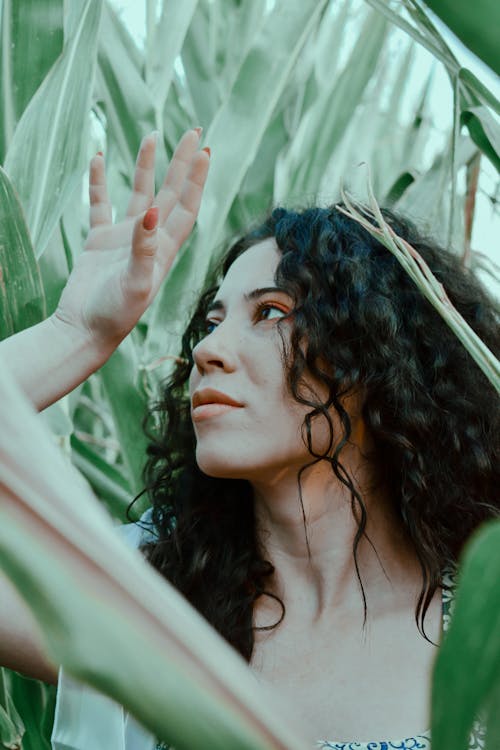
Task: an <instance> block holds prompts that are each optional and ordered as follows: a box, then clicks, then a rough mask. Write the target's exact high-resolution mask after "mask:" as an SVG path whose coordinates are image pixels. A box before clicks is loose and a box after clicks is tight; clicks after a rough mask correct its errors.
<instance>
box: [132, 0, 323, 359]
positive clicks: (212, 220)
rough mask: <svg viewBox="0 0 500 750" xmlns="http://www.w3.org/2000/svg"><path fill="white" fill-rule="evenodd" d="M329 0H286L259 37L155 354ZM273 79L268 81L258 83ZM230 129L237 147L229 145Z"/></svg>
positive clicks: (220, 119)
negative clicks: (290, 0)
mask: <svg viewBox="0 0 500 750" xmlns="http://www.w3.org/2000/svg"><path fill="white" fill-rule="evenodd" d="M325 4H326V2H325V0H320V2H318V1H317V0H316V1H314V0H303V2H301V3H300V5H293V6H287V7H286V8H285V7H284V5H282V4H281V3H278V4H277V5H276V6H275V8H274V10H273V11H272V13H270V14H269V16H268V18H267V22H266V24H265V26H264V28H263V33H262V34H259V35H258V38H257V39H255V40H254V41H253V44H252V46H251V49H250V51H249V52H248V54H247V56H246V58H245V60H244V62H243V64H242V66H241V68H240V70H239V73H238V76H237V78H236V80H235V82H234V84H233V87H232V89H231V92H230V94H229V96H228V98H227V100H225V101H224V102H223V103H222V105H221V107H220V109H219V111H218V112H217V115H216V116H215V118H214V119H213V121H212V123H211V124H210V127H209V129H208V132H207V134H206V142H207V143H208V144H210V147H211V149H212V164H211V167H210V172H209V176H208V182H207V186H206V193H205V198H204V201H203V203H202V206H201V211H200V214H199V218H198V230H199V231H198V233H197V235H196V238H195V241H194V243H190V245H191V246H187V247H185V248H183V250H182V252H181V254H180V255H179V256H178V259H177V261H176V264H175V265H174V267H173V268H172V270H171V271H170V273H169V276H168V279H167V282H166V283H165V285H164V287H163V290H162V292H161V293H160V295H159V297H158V298H157V300H156V303H155V308H154V316H153V317H152V323H151V325H150V328H149V331H148V337H147V343H146V346H147V358H148V359H154V358H156V357H157V356H159V355H160V353H161V354H172V353H175V350H176V349H177V347H178V343H179V338H178V335H179V330H182V329H183V328H184V324H185V322H186V317H187V314H188V311H187V309H186V308H187V301H188V300H189V299H193V296H194V295H193V292H194V294H196V290H199V289H201V288H202V286H203V283H204V280H205V276H206V272H207V269H208V268H209V265H210V261H211V253H210V251H209V248H208V247H207V238H210V248H213V247H214V246H215V245H216V243H217V242H218V241H220V239H221V232H222V230H223V227H224V224H225V221H226V217H227V215H228V213H229V210H230V208H231V205H232V203H233V201H234V199H235V197H236V195H237V193H238V190H239V188H240V185H241V183H242V181H243V179H244V176H245V174H246V172H247V170H248V168H249V166H250V164H252V162H253V161H254V159H255V156H256V154H257V152H258V149H259V146H260V143H261V140H262V137H263V134H264V133H265V130H266V128H267V126H268V124H269V122H270V120H271V118H272V115H273V111H274V108H275V107H276V104H277V102H278V101H279V99H280V97H281V95H282V92H283V89H284V87H285V85H286V82H287V79H288V77H289V75H290V71H291V70H292V69H293V65H294V63H295V61H296V59H297V57H298V54H299V52H300V50H301V49H302V47H303V45H304V42H305V40H306V39H307V37H308V35H309V34H310V33H311V30H312V29H314V28H315V27H316V25H317V23H318V20H319V18H320V17H321V14H322V12H323V10H324V6H325ZM263 80H265V81H266V82H267V83H266V85H265V86H262V85H260V86H256V82H257V81H263ZM228 133H230V134H231V147H230V148H229V149H228Z"/></svg>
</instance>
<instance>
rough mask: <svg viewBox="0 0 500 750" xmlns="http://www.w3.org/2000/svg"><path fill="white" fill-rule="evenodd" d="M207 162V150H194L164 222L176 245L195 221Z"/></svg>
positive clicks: (208, 157) (186, 235)
mask: <svg viewBox="0 0 500 750" xmlns="http://www.w3.org/2000/svg"><path fill="white" fill-rule="evenodd" d="M209 164H210V156H209V153H208V152H207V151H205V150H203V149H202V150H201V151H198V152H196V154H195V155H194V156H193V158H192V160H191V164H190V167H189V171H188V173H187V175H186V177H185V180H184V184H183V186H182V190H181V193H180V197H179V199H178V201H177V202H176V204H175V205H174V207H173V209H172V211H171V213H170V215H169V216H168V218H167V221H166V223H165V230H166V232H167V233H168V235H169V236H170V237H171V239H172V240H173V242H174V245H175V246H176V247H180V246H181V245H182V243H183V242H184V241H185V240H186V238H187V237H188V235H189V233H190V231H191V229H192V228H193V225H194V222H195V221H196V217H197V215H198V210H199V208H200V203H201V197H202V194H203V188H204V185H205V182H206V179H207V174H208V167H209Z"/></svg>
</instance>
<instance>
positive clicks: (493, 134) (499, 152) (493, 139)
mask: <svg viewBox="0 0 500 750" xmlns="http://www.w3.org/2000/svg"><path fill="white" fill-rule="evenodd" d="M460 121H461V123H462V124H463V125H466V126H467V129H468V131H469V133H470V137H471V138H472V140H473V141H474V143H475V144H476V145H477V146H478V147H479V148H480V149H481V151H482V152H483V154H485V155H486V156H487V157H488V159H489V160H490V161H491V163H492V164H493V166H494V167H496V169H497V171H499V172H500V126H499V125H498V124H497V123H496V121H495V120H494V118H493V116H492V115H491V114H490V112H489V111H488V110H487V109H486V107H470V108H469V109H465V110H463V111H462V113H461V116H460Z"/></svg>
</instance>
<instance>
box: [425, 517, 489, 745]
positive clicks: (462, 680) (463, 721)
mask: <svg viewBox="0 0 500 750" xmlns="http://www.w3.org/2000/svg"><path fill="white" fill-rule="evenodd" d="M499 580H500V521H498V520H497V521H491V522H489V523H488V524H486V525H484V526H483V527H482V529H481V530H479V531H478V532H476V534H475V535H474V536H473V538H472V539H471V540H470V541H469V542H468V544H467V546H466V548H465V551H464V553H463V556H462V563H461V570H460V576H459V580H458V587H457V590H456V596H455V611H454V616H453V619H452V622H451V625H450V628H449V630H448V632H447V634H446V637H445V638H444V641H443V643H442V645H441V648H440V651H439V654H438V656H437V660H436V664H435V668H434V675H433V686H432V742H433V748H434V747H435V748H436V750H467V748H468V747H469V744H468V742H469V733H470V731H471V728H472V723H473V720H474V718H478V716H479V715H480V714H481V712H483V711H484V709H485V708H486V707H487V706H488V703H489V701H490V700H491V699H492V698H493V697H494V696H496V697H497V698H498V695H499V691H500V639H499V637H498V634H499V633H500V586H499V585H498V582H499ZM491 709H492V714H490V716H491V723H492V726H491V727H490V729H491V730H492V732H494V735H490V738H489V742H490V747H491V748H496V747H500V731H499V730H500V725H499V722H498V718H496V717H497V716H498V704H497V705H496V706H494V705H493V704H491ZM483 720H484V719H483Z"/></svg>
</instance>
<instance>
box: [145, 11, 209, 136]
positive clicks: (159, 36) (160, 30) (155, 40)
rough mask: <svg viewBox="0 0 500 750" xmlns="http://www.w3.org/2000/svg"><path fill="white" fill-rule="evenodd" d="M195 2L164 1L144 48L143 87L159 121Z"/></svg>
mask: <svg viewBox="0 0 500 750" xmlns="http://www.w3.org/2000/svg"><path fill="white" fill-rule="evenodd" d="M197 4H198V0H184V2H182V3H179V2H176V0H163V6H162V12H161V16H160V20H159V22H158V24H157V25H156V27H155V29H154V33H153V35H152V39H151V40H150V41H149V42H148V44H147V47H146V84H147V87H148V89H149V92H150V95H151V97H152V100H153V102H154V106H155V110H156V112H157V116H156V119H157V122H160V119H161V116H162V114H163V109H164V107H165V102H166V101H167V96H168V93H169V90H170V84H171V82H172V78H173V74H174V63H175V60H176V58H177V57H178V56H179V55H180V53H181V50H182V45H183V44H184V39H185V37H186V34H187V32H188V29H189V25H190V23H191V21H192V18H193V14H194V12H195V10H196V6H197Z"/></svg>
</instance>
